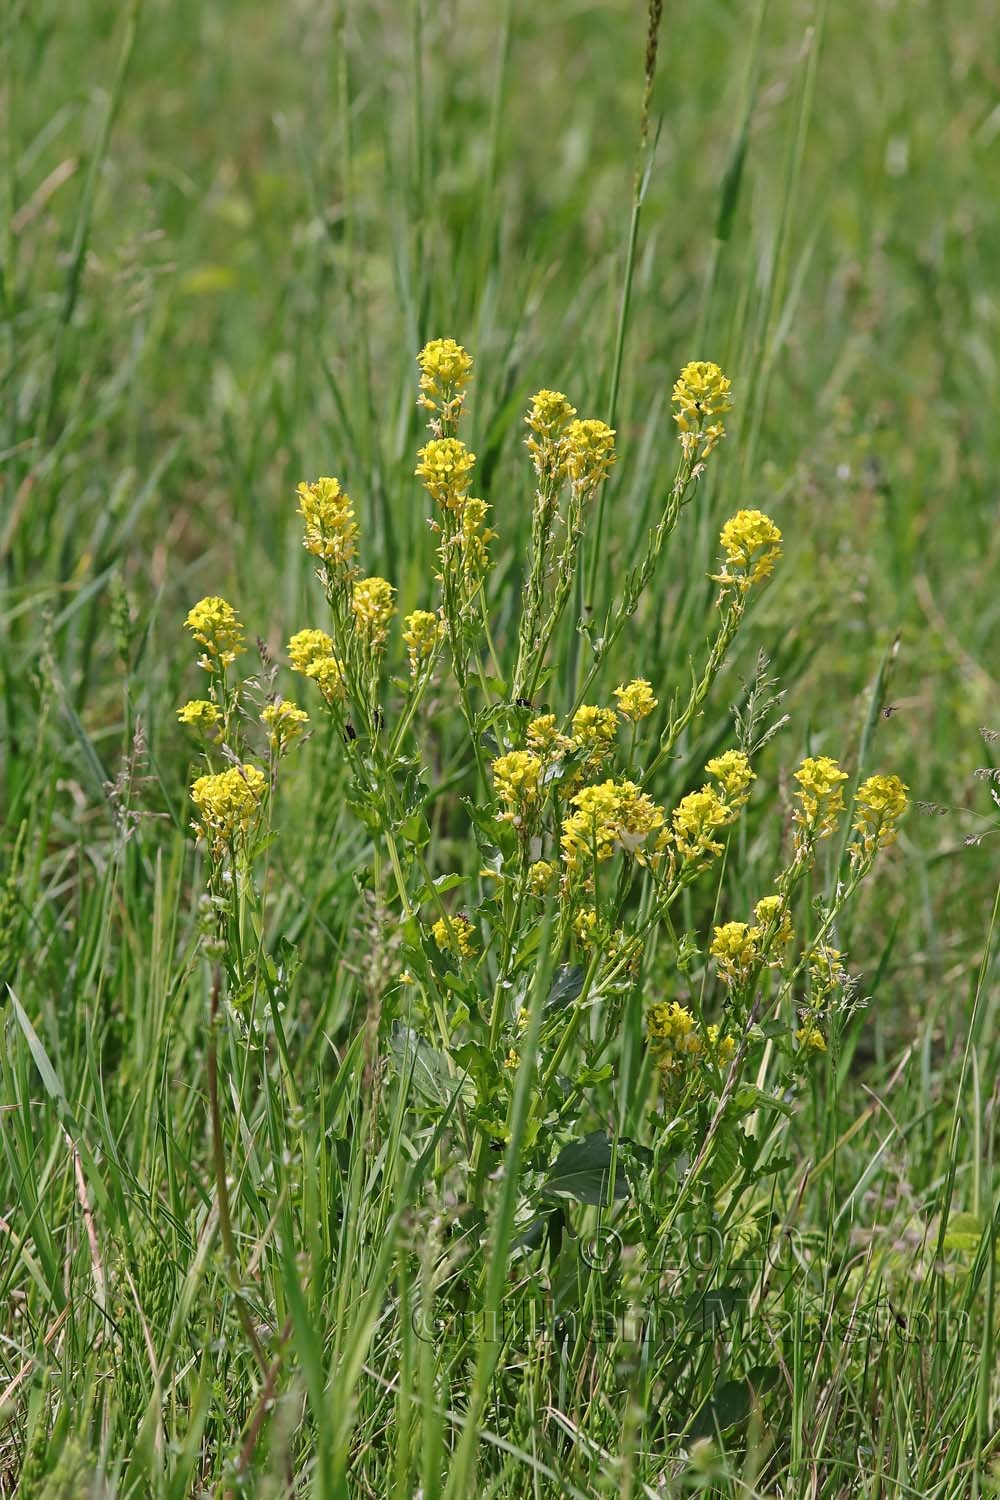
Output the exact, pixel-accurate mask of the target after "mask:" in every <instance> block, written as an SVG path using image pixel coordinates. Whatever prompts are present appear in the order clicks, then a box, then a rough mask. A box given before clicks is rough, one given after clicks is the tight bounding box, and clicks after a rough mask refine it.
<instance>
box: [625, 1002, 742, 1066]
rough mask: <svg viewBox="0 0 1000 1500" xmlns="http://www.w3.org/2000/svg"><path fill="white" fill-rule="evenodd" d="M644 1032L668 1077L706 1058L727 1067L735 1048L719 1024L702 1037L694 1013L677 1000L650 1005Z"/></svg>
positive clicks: (708, 1029)
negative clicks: (722, 1032) (723, 1033)
mask: <svg viewBox="0 0 1000 1500" xmlns="http://www.w3.org/2000/svg"><path fill="white" fill-rule="evenodd" d="M646 1035H647V1037H648V1038H649V1045H650V1048H651V1049H652V1052H653V1055H654V1057H655V1058H656V1065H657V1067H658V1068H659V1070H660V1072H661V1073H662V1074H663V1075H664V1077H665V1078H668V1079H669V1078H673V1077H675V1076H676V1075H677V1074H678V1073H681V1072H682V1071H683V1070H684V1069H685V1067H688V1066H690V1065H691V1064H692V1063H698V1062H700V1061H701V1059H702V1058H706V1057H707V1058H710V1059H711V1061H712V1062H714V1063H715V1065H716V1067H726V1066H728V1064H729V1063H730V1062H731V1061H732V1058H733V1054H734V1053H735V1051H736V1043H735V1041H734V1040H733V1038H732V1037H731V1036H723V1035H722V1034H721V1030H720V1028H719V1027H718V1026H709V1027H707V1028H706V1032H705V1036H704V1037H702V1036H701V1034H700V1033H699V1031H698V1025H697V1022H696V1021H695V1018H694V1016H693V1015H692V1014H691V1012H690V1011H689V1010H688V1009H687V1007H686V1006H684V1005H679V1004H678V1003H677V1001H676V1000H673V1001H666V1000H658V1001H656V1002H655V1003H654V1004H653V1005H651V1006H650V1007H649V1010H648V1011H647V1012H646Z"/></svg>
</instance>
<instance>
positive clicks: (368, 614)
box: [351, 578, 396, 650]
mask: <svg viewBox="0 0 1000 1500" xmlns="http://www.w3.org/2000/svg"><path fill="white" fill-rule="evenodd" d="M395 592H396V590H395V589H394V588H393V586H392V584H391V583H387V582H386V580H385V579H384V578H362V579H360V580H359V582H357V583H356V584H355V585H354V588H353V590H352V592H351V613H352V615H353V616H354V625H355V628H356V630H357V632H358V637H359V639H360V640H361V643H362V645H363V646H366V647H368V648H369V649H371V650H381V649H382V647H384V645H385V643H386V640H387V638H388V635H389V621H390V620H391V619H392V617H393V615H394V614H395V613H396V606H395V605H394V604H393V602H392V596H393V594H394V593H395Z"/></svg>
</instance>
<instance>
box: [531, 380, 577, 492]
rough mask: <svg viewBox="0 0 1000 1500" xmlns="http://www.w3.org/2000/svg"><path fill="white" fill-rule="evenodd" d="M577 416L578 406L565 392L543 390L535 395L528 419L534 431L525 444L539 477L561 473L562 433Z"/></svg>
mask: <svg viewBox="0 0 1000 1500" xmlns="http://www.w3.org/2000/svg"><path fill="white" fill-rule="evenodd" d="M575 416H576V407H575V406H571V405H570V403H569V401H568V400H567V398H566V397H565V396H564V395H563V393H562V391H547V390H543V391H537V392H536V393H535V395H534V396H532V398H531V405H530V407H529V408H528V415H527V416H526V417H525V419H524V420H525V422H526V423H527V425H528V428H529V430H530V434H531V435H530V436H529V437H528V438H527V439H526V441H525V446H526V447H527V449H528V452H529V453H530V454H531V461H532V463H533V464H534V466H535V472H536V474H538V475H539V476H541V475H543V474H547V473H548V474H553V475H558V473H559V471H560V469H561V468H562V458H561V451H562V436H563V433H564V432H565V431H566V428H567V427H568V426H569V424H570V422H571V421H572V420H573V418H574V417H575Z"/></svg>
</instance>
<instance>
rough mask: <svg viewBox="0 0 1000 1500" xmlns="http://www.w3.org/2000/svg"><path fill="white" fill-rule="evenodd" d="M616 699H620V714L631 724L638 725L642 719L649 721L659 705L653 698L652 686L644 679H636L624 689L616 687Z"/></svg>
mask: <svg viewBox="0 0 1000 1500" xmlns="http://www.w3.org/2000/svg"><path fill="white" fill-rule="evenodd" d="M615 697H616V698H617V699H618V712H619V713H620V714H621V716H622V718H623V719H628V721H629V722H630V723H631V724H638V722H639V720H640V719H648V718H649V715H650V714H651V713H652V712H653V711H654V709H655V708H656V707H657V704H658V700H657V699H656V698H654V697H653V689H652V687H651V685H650V684H649V683H648V682H647V681H646V679H645V678H644V677H636V678H635V679H634V680H633V681H632V682H629V683H627V684H626V685H625V686H624V687H616V688H615Z"/></svg>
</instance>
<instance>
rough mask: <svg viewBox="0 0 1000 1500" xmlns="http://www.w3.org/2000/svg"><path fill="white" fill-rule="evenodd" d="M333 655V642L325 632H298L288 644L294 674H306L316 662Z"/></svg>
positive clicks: (289, 658)
mask: <svg viewBox="0 0 1000 1500" xmlns="http://www.w3.org/2000/svg"><path fill="white" fill-rule="evenodd" d="M332 655H333V641H332V639H331V637H330V636H328V635H327V633H326V631H325V630H297V631H296V632H295V634H294V635H293V636H292V638H291V640H290V641H289V642H288V660H289V662H290V663H291V668H292V671H293V672H301V673H303V674H304V673H305V672H306V670H307V669H308V668H309V667H310V666H311V665H312V663H313V662H314V661H319V660H320V659H321V658H322V657H324V656H332Z"/></svg>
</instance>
